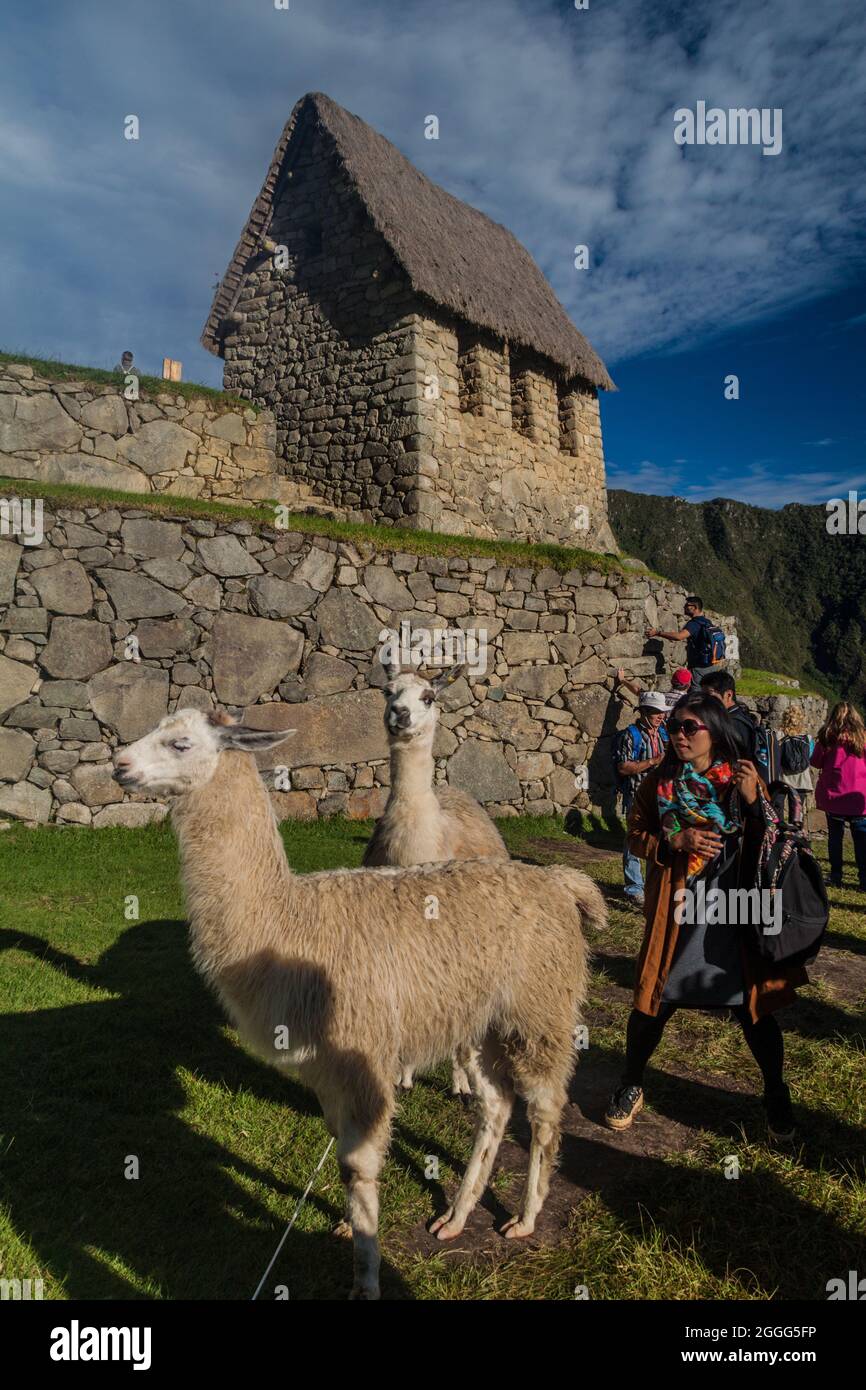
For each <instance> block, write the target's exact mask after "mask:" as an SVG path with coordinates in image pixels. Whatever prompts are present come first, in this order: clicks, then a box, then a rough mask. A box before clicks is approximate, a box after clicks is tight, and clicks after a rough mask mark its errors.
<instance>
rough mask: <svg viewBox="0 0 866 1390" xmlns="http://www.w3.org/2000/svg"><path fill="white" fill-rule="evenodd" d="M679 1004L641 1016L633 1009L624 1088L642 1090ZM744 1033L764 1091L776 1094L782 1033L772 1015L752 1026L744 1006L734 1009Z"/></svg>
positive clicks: (783, 1051)
mask: <svg viewBox="0 0 866 1390" xmlns="http://www.w3.org/2000/svg"><path fill="white" fill-rule="evenodd" d="M676 1010H677V1006H676V1004H662V1005H661V1006H660V1008H659V1011H658V1013H657V1014H656V1015H655V1017H653V1016H652V1015H650V1014H642V1013H639V1012H638V1010H637V1009H632V1011H631V1014H630V1015H629V1020H628V1027H627V1028H626V1035H625V1040H626V1047H625V1071H624V1073H623V1084H624V1085H627V1086H642V1085H643V1074H644V1068H645V1067H646V1064H647V1062H648V1061H649V1059H650V1057H651V1056H652V1055H653V1053H654V1052H655V1050H656V1048H657V1047H658V1045H659V1043H660V1041H661V1036H662V1033H663V1032H664V1027H665V1024H666V1023H667V1021H668V1019H669V1018H670V1016H671V1014H673V1013H676ZM731 1013H732V1014H733V1015H734V1017H735V1018H736V1019H737V1021H738V1023H739V1025H740V1027H741V1028H742V1030H743V1037H744V1038H745V1039H746V1042H747V1043H748V1045H749V1050H750V1051H751V1054H752V1056H753V1057H754V1059H755V1061H756V1062H757V1064H758V1066H759V1067H760V1068H761V1075H762V1076H763V1078H764V1090H765V1091H777V1090H778V1089H779V1087H780V1086H781V1085H782V1066H783V1063H784V1056H785V1043H784V1039H783V1037H782V1030H781V1028H780V1027H779V1025H778V1023H777V1022H776V1020H775V1019H774V1018H773V1016H772V1014H765V1016H764V1017H763V1018H762V1019H760V1021H759V1022H758V1023H753V1022H752V1020H751V1018H750V1017H749V1011H748V1009H747V1008H746V1007H745V1005H744V1004H740V1005H738V1006H737V1007H736V1008H732V1009H731Z"/></svg>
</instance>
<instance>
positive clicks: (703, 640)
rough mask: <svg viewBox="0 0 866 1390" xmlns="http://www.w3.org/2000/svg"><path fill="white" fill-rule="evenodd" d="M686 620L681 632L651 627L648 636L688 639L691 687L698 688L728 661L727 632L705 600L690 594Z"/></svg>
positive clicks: (667, 639)
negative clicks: (715, 620) (712, 616)
mask: <svg viewBox="0 0 866 1390" xmlns="http://www.w3.org/2000/svg"><path fill="white" fill-rule="evenodd" d="M684 608H685V615H686V621H685V623H684V624H683V626H682V627H681V628H680V630H679V631H678V632H663V631H662V630H661V628H658V627H648V628H647V632H646V635H647V637H663V638H664V639H665V640H666V641H668V642H685V644H686V665H687V667H688V668H689V670H690V671H691V673H692V689H693V690H695V691H697V688H698V686H699V685H700V684H701V682H702V680H703V678H704V676H705V675H707V674H709V672H710V671H715V670H717V669H718V667H719V666H720V665H721V664H722V663H723V662H724V660H725V634H724V633H723V632H722V629H721V628H720V627H717V626H716V624H715V623H713V622H711V621H710V619H709V618H708V617H707V615H706V613H705V612H704V601H703V599H702V598H700V597H699V595H698V594H690V595H689V597H688V598H687V599H686V601H685V605H684Z"/></svg>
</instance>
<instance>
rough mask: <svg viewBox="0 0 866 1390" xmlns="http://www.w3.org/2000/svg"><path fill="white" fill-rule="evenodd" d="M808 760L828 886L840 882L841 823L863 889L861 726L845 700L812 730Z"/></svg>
mask: <svg viewBox="0 0 866 1390" xmlns="http://www.w3.org/2000/svg"><path fill="white" fill-rule="evenodd" d="M811 763H812V766H813V767H817V768H818V770H819V776H818V785H817V787H816V788H815V805H816V806H817V807H818V810H819V811H823V812H824V813H825V815H826V817H827V853H828V855H829V858H830V876H829V878H828V880H827V882H828V883H829V884H830V886H831V887H833V888H841V887H842V841H843V839H844V836H845V826H846V825H847V826H848V828H849V830H850V831H851V838H852V840H853V841H854V858H855V860H856V862H857V875H858V878H859V880H860V883H859V887H860V892H861V893H866V725H864V723H863V720H862V719H861V718H860V715H859V714H858V713H857V711H856V709H855V708H854V706H853V705H849V704H848V702H847V701H846V700H842V701H840V703H839V704H838V705H835V706H834V708H833V710H832V711H831V713H830V718H829V719H828V720H827V723H826V724H825V725H824V726H823V728H822V729H820V730H819V731H818V738H817V742H816V743H815V749H814V752H813V753H812V757H811Z"/></svg>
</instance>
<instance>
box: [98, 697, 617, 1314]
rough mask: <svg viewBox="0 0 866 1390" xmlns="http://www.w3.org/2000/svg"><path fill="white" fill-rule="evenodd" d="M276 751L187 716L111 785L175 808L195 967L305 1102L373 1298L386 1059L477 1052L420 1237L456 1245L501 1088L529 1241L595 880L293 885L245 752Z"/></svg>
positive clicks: (463, 878) (462, 871)
mask: <svg viewBox="0 0 866 1390" xmlns="http://www.w3.org/2000/svg"><path fill="white" fill-rule="evenodd" d="M287 736H288V733H287V732H286V731H276V732H271V731H262V730H257V729H249V728H244V727H243V726H240V725H235V724H233V722H232V721H231V720H230V719H228V716H225V715H218V714H211V715H206V714H204V713H203V712H202V711H201V710H192V709H188V710H183V711H181V712H178V713H176V714H171V715H167V716H166V717H165V718H164V719H163V720H162V721H161V722H160V724H159V725H158V726H157V727H156V729H154V731H153V732H152V733H150V734H148V735H146V737H144V738H142V739H139V740H138V742H137V743H133V744H132V745H131V746H130V747H128V748H127V749H126V750H125V751H124V752H123V753H121V754H120V755H118V757H117V759H116V762H115V777H116V779H117V781H118V782H119V783H120V785H121V786H123V787H126V788H130V789H133V790H136V791H142V792H146V793H149V794H150V795H152V796H157V797H166V796H167V797H171V798H174V801H173V806H172V819H173V823H174V828H175V831H176V833H177V837H178V841H179V846H180V858H181V870H182V876H183V883H184V890H185V894H186V902H187V911H188V915H189V924H190V937H191V945H192V956H193V960H194V962H195V965H196V966H197V968H198V970H199V971H200V972H201V973H202V975H203V976H204V977H205V979H207V980H208V981H209V983H210V984H211V985H212V987H213V988H214V990H215V991H216V993H217V994H218V995H219V997H220V999H221V1000H222V1002H223V1004H224V1006H225V1008H226V1010H227V1012H228V1013H229V1015H230V1016H231V1018H232V1020H233V1021H234V1023H235V1025H236V1027H237V1029H238V1032H239V1034H240V1036H241V1038H242V1039H243V1041H244V1042H245V1043H246V1044H247V1045H248V1046H250V1047H251V1048H252V1049H254V1050H255V1051H256V1052H257V1053H258V1054H259V1055H260V1056H261V1057H263V1058H264V1059H265V1060H266V1061H268V1062H270V1063H272V1064H273V1065H275V1066H277V1067H281V1068H283V1067H290V1068H292V1069H293V1070H294V1071H296V1072H297V1074H298V1075H299V1077H300V1079H301V1081H302V1082H304V1083H305V1084H306V1085H308V1086H310V1087H311V1089H312V1090H313V1091H314V1092H315V1094H316V1096H317V1097H318V1100H319V1103H320V1104H321V1107H322V1111H323V1114H324V1118H325V1124H326V1125H327V1128H328V1129H329V1131H330V1132H331V1134H332V1135H334V1136H335V1138H336V1150H337V1157H338V1160H339V1164H340V1172H341V1175H342V1178H343V1181H344V1183H345V1185H346V1189H347V1212H348V1217H349V1220H350V1223H351V1227H352V1234H353V1239H354V1258H355V1279H354V1286H353V1291H352V1296H353V1297H357V1298H377V1297H378V1296H379V1246H378V1237H377V1230H378V1177H379V1172H380V1169H381V1166H382V1162H383V1160H384V1157H385V1153H386V1151H387V1148H388V1143H389V1137H390V1128H391V1119H392V1115H393V1111H394V1105H395V1092H394V1085H393V1077H394V1074H395V1071H396V1067H397V1062H398V1059H400V1058H402V1059H404V1060H406V1061H407V1062H410V1063H411V1064H412V1065H414V1066H417V1067H422V1066H423V1067H430V1066H433V1065H435V1064H437V1063H438V1062H441V1061H443V1060H444V1059H445V1058H446V1057H448V1056H450V1055H451V1054H453V1052H454V1050H455V1049H456V1048H457V1047H458V1046H459V1045H460V1044H462V1043H466V1042H469V1043H470V1044H472V1045H473V1046H476V1047H477V1048H478V1049H479V1051H478V1054H477V1060H476V1058H475V1057H474V1056H473V1058H472V1060H471V1067H472V1087H473V1091H474V1092H475V1094H476V1096H477V1097H478V1113H477V1119H476V1130H475V1143H474V1148H473V1150H472V1155H471V1157H470V1159H469V1163H468V1164H467V1168H466V1172H465V1175H464V1177H463V1181H462V1182H461V1184H460V1187H459V1189H458V1191H457V1195H456V1197H455V1199H454V1202H453V1204H452V1205H451V1206H450V1207H449V1208H448V1210H447V1211H446V1212H445V1213H444V1214H443V1215H442V1216H440V1217H439V1218H438V1220H437V1221H436V1222H435V1223H434V1224H433V1226H432V1227H431V1229H432V1230H434V1231H435V1232H436V1234H437V1236H438V1237H439V1239H440V1240H449V1239H451V1238H452V1237H454V1236H457V1235H459V1234H460V1232H461V1231H462V1230H463V1227H464V1225H465V1223H466V1219H467V1217H468V1216H469V1213H470V1212H471V1211H472V1209H473V1208H474V1206H475V1204H476V1203H477V1201H478V1199H479V1198H480V1197H481V1195H482V1193H483V1191H484V1189H485V1186H486V1184H487V1180H488V1178H489V1176H490V1172H491V1169H492V1167H493V1163H494V1160H495V1158H496V1153H497V1150H498V1148H499V1143H500V1141H501V1139H502V1134H503V1131H504V1129H505V1125H506V1123H507V1120H508V1116H509V1114H510V1111H511V1106H512V1102H513V1097H514V1093H515V1091H516V1092H517V1094H518V1095H520V1096H522V1097H523V1099H524V1100H525V1101H526V1107H527V1114H528V1117H529V1122H530V1127H531V1144H530V1152H529V1166H528V1172H527V1178H526V1186H525V1189H524V1193H523V1197H522V1201H521V1207H520V1214H519V1215H518V1216H516V1217H514V1218H513V1219H512V1220H511V1221H509V1222H508V1223H507V1225H506V1227H505V1234H506V1235H507V1236H524V1235H529V1234H530V1233H531V1232H532V1230H533V1229H534V1226H535V1220H536V1217H537V1215H538V1212H539V1210H540V1208H541V1205H542V1203H543V1201H544V1199H545V1196H546V1194H547V1190H548V1186H549V1182H550V1173H551V1168H552V1166H553V1163H554V1159H555V1156H556V1151H557V1147H558V1143H559V1126H560V1118H561V1112H562V1107H563V1105H564V1103H565V1100H566V1086H567V1084H568V1079H569V1076H570V1074H571V1071H572V1067H573V1064H574V1055H573V1052H572V1046H571V1032H572V1028H573V1026H574V1019H575V1015H576V1014H577V1012H578V1010H579V1008H580V1006H581V1005H582V1003H583V1000H584V997H585V993H586V978H587V969H586V947H585V944H584V941H583V936H582V933H581V919H582V918H583V919H585V920H586V921H588V922H590V923H592V924H593V925H595V926H601V925H602V924H603V923H604V921H605V915H606V914H605V908H604V903H603V900H602V897H601V894H600V893H599V891H598V889H597V888H596V886H595V884H594V883H593V882H592V880H591V879H589V878H587V877H586V875H585V874H582V873H580V872H578V871H577V870H574V869H568V868H564V867H559V866H556V867H550V868H538V867H536V866H534V865H529V864H521V863H511V862H507V863H490V862H487V861H484V860H478V861H475V862H473V863H455V864H448V865H443V866H441V867H438V868H433V869H431V868H416V869H354V870H348V869H339V870H335V871H331V872H327V873H318V874H308V875H303V876H301V877H295V875H294V874H293V873H292V871H291V869H290V867H289V864H288V861H287V859H286V855H285V851H284V849H283V842H282V839H281V837H280V832H279V829H278V826H277V822H276V818H275V816H274V813H273V809H272V807H271V802H270V798H269V796H268V793H267V790H266V788H265V785H264V782H263V781H262V779H261V777H260V775H259V772H258V769H257V767H256V765H255V762H254V760H253V758H252V756H251V754H252V753H254V752H256V751H259V750H265V749H267V748H270V747H273V746H274V745H275V744H276V743H279V742H280V741H281V740H282V739H283V738H285V737H287ZM432 909H435V911H432ZM467 934H468V935H469V936H470V937H471V939H472V943H473V947H472V950H471V951H469V952H467V950H466V939H467Z"/></svg>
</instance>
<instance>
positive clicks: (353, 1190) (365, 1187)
mask: <svg viewBox="0 0 866 1390" xmlns="http://www.w3.org/2000/svg"><path fill="white" fill-rule="evenodd" d="M358 1099H359V1098H358V1097H357V1096H356V1097H355V1098H354V1100H355V1104H354V1105H353V1106H352V1112H351V1113H350V1115H347V1116H346V1122H345V1124H344V1125H343V1127H342V1130H341V1133H340V1135H339V1136H338V1138H337V1158H338V1160H339V1164H340V1176H341V1177H342V1179H343V1182H344V1183H345V1185H346V1197H347V1214H348V1219H349V1221H350V1223H351V1226H352V1239H353V1242H354V1250H353V1253H354V1262H355V1277H354V1282H353V1285H352V1293H351V1297H352V1298H356V1299H375V1298H378V1297H379V1235H378V1232H379V1172H380V1170H381V1167H382V1163H383V1160H384V1158H385V1152H386V1150H387V1148H388V1139H389V1135H390V1131H391V1116H392V1113H393V1091H392V1089H391V1087H390V1086H387V1085H384V1084H383V1085H382V1087H381V1088H379V1087H376V1088H375V1089H374V1091H371V1093H370V1096H369V1100H370V1105H369V1107H365V1108H364V1110H362V1111H360V1112H359V1109H358V1104H357V1102H358Z"/></svg>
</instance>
